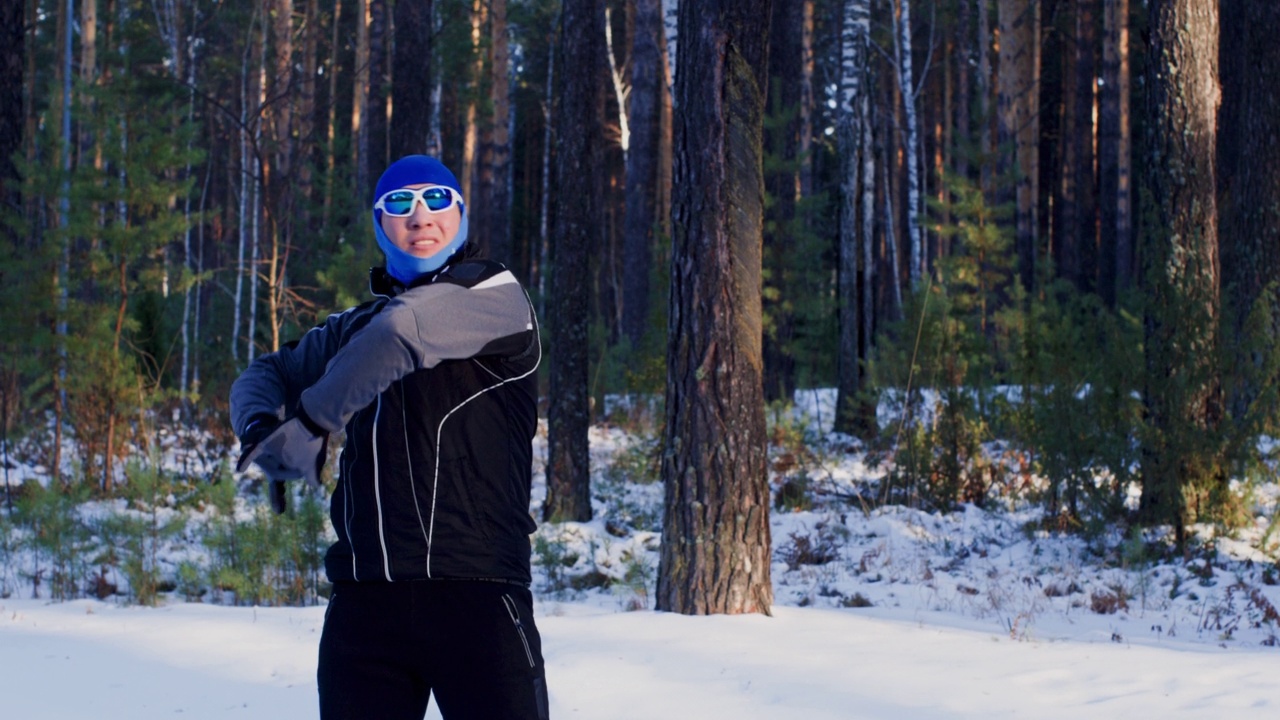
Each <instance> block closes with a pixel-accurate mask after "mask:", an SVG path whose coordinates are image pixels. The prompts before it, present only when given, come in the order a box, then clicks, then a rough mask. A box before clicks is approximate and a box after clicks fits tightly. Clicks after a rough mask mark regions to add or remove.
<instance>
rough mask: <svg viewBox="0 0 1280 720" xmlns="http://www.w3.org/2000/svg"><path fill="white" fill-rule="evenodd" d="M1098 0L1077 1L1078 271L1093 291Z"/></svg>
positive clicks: (1074, 152) (1095, 278)
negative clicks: (1094, 119)
mask: <svg viewBox="0 0 1280 720" xmlns="http://www.w3.org/2000/svg"><path fill="white" fill-rule="evenodd" d="M1097 22H1098V12H1097V0H1079V2H1078V3H1077V5H1076V46H1075V77H1074V78H1072V79H1071V80H1074V82H1075V93H1074V94H1075V100H1076V106H1075V121H1074V125H1075V128H1076V130H1075V133H1074V135H1073V136H1072V139H1071V144H1072V165H1073V167H1074V170H1075V175H1076V180H1075V190H1076V198H1075V199H1076V207H1075V210H1076V217H1075V222H1076V229H1075V232H1076V234H1075V245H1076V271H1077V281H1076V282H1077V287H1078V288H1079V289H1080V291H1081V292H1086V293H1089V292H1093V291H1094V290H1095V289H1096V288H1097V284H1098V216H1097V211H1098V206H1097V171H1096V166H1095V164H1094V159H1095V158H1094V150H1093V149H1094V147H1095V143H1096V137H1097V134H1096V127H1095V124H1094V121H1093V118H1094V117H1095V116H1096V114H1097V93H1096V92H1095V89H1096V88H1097V80H1096V75H1097V67H1098V63H1097V60H1096V55H1097V52H1098V48H1097V43H1098V31H1097Z"/></svg>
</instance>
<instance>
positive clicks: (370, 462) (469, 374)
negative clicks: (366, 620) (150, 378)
mask: <svg viewBox="0 0 1280 720" xmlns="http://www.w3.org/2000/svg"><path fill="white" fill-rule="evenodd" d="M371 288H372V289H373V290H374V292H375V294H379V295H382V297H379V298H378V299H376V300H373V301H371V302H368V303H365V304H363V305H360V306H358V307H355V308H352V309H350V310H348V311H346V312H343V313H339V314H336V315H332V316H330V317H329V319H328V320H326V321H325V322H324V324H322V325H320V326H318V327H316V328H314V329H312V330H311V331H310V332H308V333H307V334H306V335H304V336H303V337H302V338H301V340H300V341H299V342H298V343H296V345H293V346H291V347H286V348H282V349H281V350H279V351H277V352H274V353H270V354H268V355H264V356H262V357H260V358H258V359H257V360H255V361H254V362H253V364H251V365H250V367H249V368H247V369H246V370H245V372H244V373H243V374H242V375H241V376H240V378H239V379H238V380H236V382H235V384H234V385H233V386H232V389H231V410H232V423H233V425H234V428H235V429H236V431H237V433H242V432H243V431H244V429H245V427H246V426H247V425H248V424H249V422H250V420H252V419H253V418H254V417H255V416H257V415H259V414H262V413H271V414H276V415H277V416H279V415H280V414H283V415H285V416H289V415H291V414H292V413H293V412H296V408H298V407H299V406H300V407H301V408H302V409H303V410H304V411H305V413H306V414H307V415H308V416H309V417H310V419H311V420H312V421H314V423H315V424H316V425H319V426H320V427H322V428H324V429H326V430H329V431H331V432H336V431H338V430H341V429H342V428H343V427H345V428H346V446H345V447H344V448H343V451H342V455H341V457H340V459H339V468H338V470H339V472H338V485H337V488H336V489H335V491H334V493H333V497H332V501H331V505H330V517H331V518H332V521H333V528H334V530H335V532H336V533H337V537H338V539H337V542H335V543H334V544H333V546H332V547H330V548H329V552H328V554H327V556H326V558H325V569H326V572H327V574H328V576H329V579H330V580H332V581H338V580H357V581H398V580H416V579H429V578H486V579H502V580H511V581H516V582H520V583H525V584H527V583H528V582H529V581H530V573H529V552H530V548H529V534H530V533H532V532H533V530H534V529H535V523H534V521H533V519H532V518H531V517H530V515H529V492H530V483H531V476H532V439H533V435H534V433H535V431H536V428H537V410H536V400H537V381H536V377H535V374H534V373H535V371H536V369H537V366H538V363H539V361H540V359H541V346H540V344H539V341H538V329H537V321H536V318H535V317H534V313H533V308H532V306H531V305H530V303H529V300H528V296H527V295H526V294H525V292H524V290H523V289H522V288H521V287H520V285H519V283H518V281H517V280H516V279H515V277H514V276H513V275H512V274H511V273H510V272H509V271H507V270H506V269H505V268H503V266H501V265H499V264H497V263H493V262H488V261H483V260H463V261H460V262H458V263H456V264H454V265H451V266H447V267H446V268H445V269H443V270H442V271H440V272H439V273H437V274H435V275H433V276H431V277H429V278H426V279H424V280H422V281H419V282H418V283H415V284H414V285H413V286H412V287H409V288H405V287H403V286H400V285H398V284H397V283H395V282H394V281H392V280H390V278H389V277H388V276H386V275H385V273H383V272H382V271H381V270H380V269H378V270H375V271H374V274H373V276H372V282H371Z"/></svg>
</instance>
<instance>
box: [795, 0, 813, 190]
mask: <svg viewBox="0 0 1280 720" xmlns="http://www.w3.org/2000/svg"><path fill="white" fill-rule="evenodd" d="M800 4H801V8H800V13H801V18H800V127H799V131H800V145H799V147H798V148H797V149H796V152H797V154H798V156H799V159H800V197H802V198H807V197H811V196H812V195H813V111H814V105H815V102H814V99H813V77H814V71H815V69H816V63H815V62H814V54H813V0H800Z"/></svg>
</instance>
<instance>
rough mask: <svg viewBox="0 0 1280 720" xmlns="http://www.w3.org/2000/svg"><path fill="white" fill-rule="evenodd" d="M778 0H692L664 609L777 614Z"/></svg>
mask: <svg viewBox="0 0 1280 720" xmlns="http://www.w3.org/2000/svg"><path fill="white" fill-rule="evenodd" d="M769 18H770V2H769V1H768V0H683V2H682V3H681V5H680V38H681V40H680V42H681V47H680V54H681V66H680V67H681V70H680V72H679V74H678V76H677V78H676V115H675V138H676V139H675V147H676V148H677V149H676V153H675V184H674V187H675V198H674V210H673V214H672V219H673V223H672V225H673V231H674V239H673V240H674V242H673V253H672V258H671V302H670V326H669V329H668V345H667V368H668V370H667V372H668V376H667V393H666V428H665V431H664V437H663V443H664V446H665V451H664V453H663V463H662V475H663V481H664V483H665V486H666V502H665V512H664V523H663V530H662V550H661V559H660V561H659V572H658V588H657V607H658V609H659V610H668V611H674V612H679V613H684V614H688V615H695V614H696V615H702V614H710V613H753V612H759V613H766V614H767V613H769V612H770V606H771V605H772V603H773V588H772V585H771V583H770V575H769V571H770V554H769V553H770V537H769V482H768V467H767V457H766V447H767V441H766V438H765V423H764V397H763V394H762V390H761V350H760V338H761V305H760V302H761V297H760V296H761V287H760V279H761V243H762V237H763V222H764V187H763V185H764V183H763V168H762V156H763V149H762V140H761V135H762V124H763V115H764V104H765V90H764V89H765V87H766V82H767V78H766V77H765V71H766V69H767V68H768V62H767V54H768V50H767V43H768V38H769V27H768V25H769Z"/></svg>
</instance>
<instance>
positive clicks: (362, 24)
mask: <svg viewBox="0 0 1280 720" xmlns="http://www.w3.org/2000/svg"><path fill="white" fill-rule="evenodd" d="M374 1H375V0H356V65H355V72H354V73H352V79H353V81H354V85H353V89H354V93H353V95H352V101H351V144H352V148H353V149H354V151H355V157H354V162H353V165H354V166H355V171H356V178H355V179H356V191H357V192H358V193H361V194H362V195H364V194H372V190H373V184H374V183H376V182H377V180H373V181H372V182H371V181H370V180H369V82H370V80H371V79H372V75H370V73H369V24H370V23H369V9H370V7H369V4H370V3H371V2H374ZM463 187H464V188H465V187H466V186H465V185H464V186H463Z"/></svg>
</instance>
